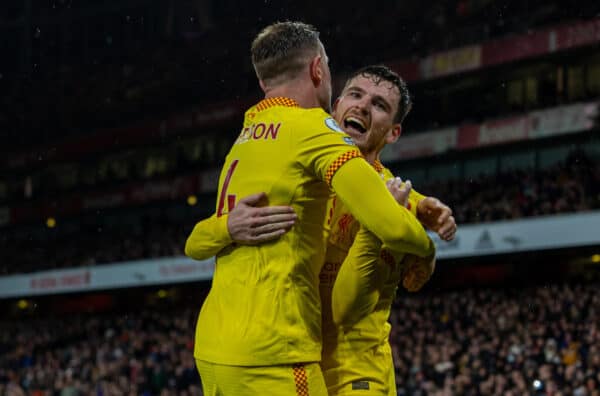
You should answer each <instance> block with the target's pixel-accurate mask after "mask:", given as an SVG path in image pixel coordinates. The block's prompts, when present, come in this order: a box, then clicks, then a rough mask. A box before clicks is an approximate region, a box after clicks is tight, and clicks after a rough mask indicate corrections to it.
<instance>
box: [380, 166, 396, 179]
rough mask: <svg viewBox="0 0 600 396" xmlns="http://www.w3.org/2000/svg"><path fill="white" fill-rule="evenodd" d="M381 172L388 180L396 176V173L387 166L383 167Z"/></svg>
mask: <svg viewBox="0 0 600 396" xmlns="http://www.w3.org/2000/svg"><path fill="white" fill-rule="evenodd" d="M381 173H382V174H383V175H384V176H385V179H386V180H387V179H390V178H392V177H394V173H392V171H391V170H389V169H388V168H386V167H385V166H384V167H383V168H382V170H381Z"/></svg>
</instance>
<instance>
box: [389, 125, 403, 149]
mask: <svg viewBox="0 0 600 396" xmlns="http://www.w3.org/2000/svg"><path fill="white" fill-rule="evenodd" d="M400 135H402V124H394V125H392V129H390V130H389V131H388V133H387V135H385V143H386V144H391V143H395V142H396V140H398V138H399V137H400Z"/></svg>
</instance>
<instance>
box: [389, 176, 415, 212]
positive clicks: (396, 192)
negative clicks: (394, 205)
mask: <svg viewBox="0 0 600 396" xmlns="http://www.w3.org/2000/svg"><path fill="white" fill-rule="evenodd" d="M385 185H386V186H387V188H388V190H389V191H390V193H391V194H392V196H393V197H394V199H395V200H396V202H398V203H399V204H400V205H402V206H404V207H405V208H406V207H408V196H409V195H410V190H412V183H411V182H410V180H407V181H406V182H405V183H402V179H401V178H399V177H394V178H391V179H389V180H388V181H387V182H386V183H385Z"/></svg>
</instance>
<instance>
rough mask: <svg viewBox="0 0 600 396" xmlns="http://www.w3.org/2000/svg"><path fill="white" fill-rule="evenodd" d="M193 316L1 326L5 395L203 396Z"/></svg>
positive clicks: (141, 315) (0, 373)
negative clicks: (197, 368) (197, 362)
mask: <svg viewBox="0 0 600 396" xmlns="http://www.w3.org/2000/svg"><path fill="white" fill-rule="evenodd" d="M196 313H197V312H196V310H195V309H189V310H185V311H180V312H178V314H177V315H165V314H158V313H156V312H154V311H151V310H143V311H142V312H138V313H131V314H127V315H123V316H119V315H116V314H114V315H108V316H100V315H99V316H84V315H79V316H72V317H69V320H67V321H65V320H60V319H45V320H41V319H37V320H31V321H23V322H11V323H6V322H4V323H2V326H1V328H2V332H1V333H0V351H1V352H2V353H1V354H0V394H2V395H15V396H17V395H25V394H30V395H61V396H80V395H81V396H82V395H98V396H100V395H104V396H107V395H147V396H150V395H164V396H169V395H187V396H193V395H201V391H200V380H199V377H198V374H197V372H196V367H195V363H194V358H193V336H192V335H193V328H194V323H195V319H196ZM3 388H4V392H3ZM11 392H12V393H11Z"/></svg>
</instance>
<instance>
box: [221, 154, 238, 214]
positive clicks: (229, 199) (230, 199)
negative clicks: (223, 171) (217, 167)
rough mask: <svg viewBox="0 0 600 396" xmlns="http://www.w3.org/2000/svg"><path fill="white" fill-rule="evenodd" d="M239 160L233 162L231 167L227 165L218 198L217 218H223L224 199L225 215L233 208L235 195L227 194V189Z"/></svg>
mask: <svg viewBox="0 0 600 396" xmlns="http://www.w3.org/2000/svg"><path fill="white" fill-rule="evenodd" d="M238 162H239V160H234V161H233V162H232V163H231V165H229V169H227V175H225V181H223V188H222V189H221V196H220V197H219V207H218V208H217V217H221V216H223V214H224V213H223V209H224V208H225V197H227V213H229V212H231V211H232V210H233V207H234V206H235V194H229V195H228V194H227V188H228V187H229V183H230V182H231V176H232V175H233V171H235V168H236V166H237V164H238Z"/></svg>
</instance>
